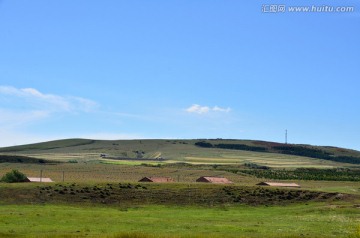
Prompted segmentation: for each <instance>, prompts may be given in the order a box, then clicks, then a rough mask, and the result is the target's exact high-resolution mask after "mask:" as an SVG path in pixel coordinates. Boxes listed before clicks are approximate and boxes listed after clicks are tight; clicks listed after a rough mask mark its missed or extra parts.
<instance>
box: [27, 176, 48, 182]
mask: <svg viewBox="0 0 360 238" xmlns="http://www.w3.org/2000/svg"><path fill="white" fill-rule="evenodd" d="M27 178H28V179H29V181H30V182H38V183H40V182H41V183H52V182H54V181H52V180H51V178H35V177H27Z"/></svg>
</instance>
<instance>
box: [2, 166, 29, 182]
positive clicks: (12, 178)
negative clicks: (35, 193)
mask: <svg viewBox="0 0 360 238" xmlns="http://www.w3.org/2000/svg"><path fill="white" fill-rule="evenodd" d="M1 181H2V182H5V183H19V182H30V181H29V179H28V178H27V177H26V175H25V174H23V173H21V172H19V171H18V170H16V169H14V170H12V171H11V172H9V173H7V174H5V175H4V176H3V177H2V178H1Z"/></svg>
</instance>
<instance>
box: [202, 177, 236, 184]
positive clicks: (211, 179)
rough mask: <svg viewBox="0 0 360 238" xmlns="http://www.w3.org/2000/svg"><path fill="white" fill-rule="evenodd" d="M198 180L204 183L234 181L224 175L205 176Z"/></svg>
mask: <svg viewBox="0 0 360 238" xmlns="http://www.w3.org/2000/svg"><path fill="white" fill-rule="evenodd" d="M196 182H203V183H232V182H231V181H230V180H228V179H227V178H223V177H211V176H203V177H200V178H198V179H197V180H196Z"/></svg>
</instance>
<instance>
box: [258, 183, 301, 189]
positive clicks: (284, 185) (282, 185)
mask: <svg viewBox="0 0 360 238" xmlns="http://www.w3.org/2000/svg"><path fill="white" fill-rule="evenodd" d="M256 185H260V186H272V187H292V188H300V185H299V184H297V183H274V182H261V183H258V184H256Z"/></svg>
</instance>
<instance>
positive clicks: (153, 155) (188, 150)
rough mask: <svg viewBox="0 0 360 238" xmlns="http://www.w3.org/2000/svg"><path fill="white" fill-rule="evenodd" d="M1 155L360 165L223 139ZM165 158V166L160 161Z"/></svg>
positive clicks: (308, 151)
mask: <svg viewBox="0 0 360 238" xmlns="http://www.w3.org/2000/svg"><path fill="white" fill-rule="evenodd" d="M0 153H2V154H21V155H27V156H33V157H36V158H42V159H50V160H63V161H68V160H78V161H91V160H100V159H103V162H106V163H119V164H122V163H126V159H127V162H132V163H134V162H135V163H138V164H141V163H143V162H144V161H145V162H156V163H158V162H165V163H172V162H185V163H192V164H244V163H256V164H260V165H266V166H270V167H276V168H297V167H319V168H333V167H342V166H351V165H354V164H355V165H356V164H358V163H360V152H359V151H355V150H349V149H343V148H336V147H322V146H311V145H292V144H291V145H290V144H286V145H285V144H280V143H273V142H264V141H251V140H221V139H217V140H200V139H199V140H113V141H105V140H87V139H67V140H58V141H50V142H44V143H37V144H31V145H23V146H14V147H6V148H0ZM100 154H105V155H106V158H101V157H100ZM160 158H161V159H164V161H161V160H159V159H160ZM349 158H350V160H351V161H350V162H351V163H349ZM136 159H137V160H138V162H136Z"/></svg>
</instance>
